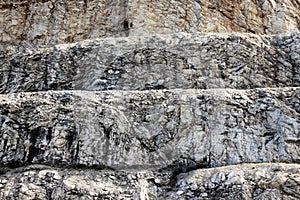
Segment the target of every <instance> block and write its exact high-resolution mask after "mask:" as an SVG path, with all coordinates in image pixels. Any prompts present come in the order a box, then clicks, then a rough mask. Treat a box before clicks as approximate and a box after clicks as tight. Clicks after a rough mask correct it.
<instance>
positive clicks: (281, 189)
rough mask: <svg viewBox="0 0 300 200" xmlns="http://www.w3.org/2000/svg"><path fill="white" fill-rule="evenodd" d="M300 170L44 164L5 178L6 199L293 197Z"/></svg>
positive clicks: (1, 178)
mask: <svg viewBox="0 0 300 200" xmlns="http://www.w3.org/2000/svg"><path fill="white" fill-rule="evenodd" d="M299 174H300V166H299V165H296V164H281V163H270V164H242V165H234V166H227V167H219V168H214V169H197V170H194V171H191V172H189V173H182V174H177V175H176V176H174V175H172V172H167V171H165V172H156V171H151V170H147V171H133V170H131V171H111V170H103V171H98V170H92V169H61V168H55V167H49V166H43V165H31V166H28V167H22V168H16V169H13V170H11V171H8V172H6V174H1V175H0V198H1V199H26V200H27V199H28V200H31V199H53V200H59V199H144V200H148V199H149V200H150V199H151V200H152V199H153V200H154V199H204V200H208V199H232V200H236V199H240V200H250V199H291V200H297V199H299V198H300V176H299Z"/></svg>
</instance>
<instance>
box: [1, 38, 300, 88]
mask: <svg viewBox="0 0 300 200" xmlns="http://www.w3.org/2000/svg"><path fill="white" fill-rule="evenodd" d="M1 52H2V53H1V54H2V55H1V54H0V58H2V59H0V65H1V69H0V73H1V74H0V92H1V93H11V92H20V91H41V90H62V89H65V90H66V89H67V90H70V89H76V90H107V89H109V90H111V89H126V90H145V89H163V88H165V89H174V88H185V89H186V88H198V89H207V88H236V89H246V88H257V87H283V86H300V75H299V74H300V34H291V35H282V36H274V37H270V36H257V35H253V34H250V35H249V34H247V35H241V34H232V35H222V34H216V35H209V34H192V35H190V34H183V33H181V34H173V35H156V36H152V37H127V38H120V39H114V38H110V39H98V40H92V41H84V42H80V43H73V44H69V45H57V46H54V47H51V48H22V47H21V48H12V47H8V48H3V49H2V51H1Z"/></svg>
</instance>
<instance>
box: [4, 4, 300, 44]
mask: <svg viewBox="0 0 300 200" xmlns="http://www.w3.org/2000/svg"><path fill="white" fill-rule="evenodd" d="M299 10H300V1H299V0H247V1H239V0H233V1H225V0H221V1H220V0H202V1H200V0H173V1H165V0H151V1H149V0H115V1H105V0H93V1H89V0H78V1H65V0H51V1H50V0H29V1H27V0H26V1H24V0H5V1H4V0H3V1H1V2H0V44H5V45H10V44H16V45H18V44H27V45H30V44H34V45H36V44H39V45H40V44H43V45H51V44H57V43H67V42H75V41H80V40H83V39H93V38H97V37H106V36H128V35H147V34H149V33H151V34H153V33H155V34H157V33H172V32H189V33H193V32H197V31H200V32H222V33H228V32H246V33H256V34H278V33H286V32H295V31H299V26H300V17H299V15H300V11H299Z"/></svg>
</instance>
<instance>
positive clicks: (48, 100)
mask: <svg viewBox="0 0 300 200" xmlns="http://www.w3.org/2000/svg"><path fill="white" fill-rule="evenodd" d="M299 97H300V91H299V89H298V88H285V89H269V90H267V89H255V90H248V91H246V90H244V91H240V90H228V89H214V90H152V91H141V92H138V91H111V92H100V93H95V92H83V91H81V92H78V91H76V92H46V93H19V94H12V95H6V96H4V97H2V98H1V102H2V103H0V108H1V109H0V110H1V111H0V114H1V116H2V124H1V125H2V129H1V131H2V133H3V134H2V135H1V143H0V152H1V154H0V155H1V163H2V165H4V166H11V165H17V166H22V165H26V164H32V163H36V164H48V165H62V166H86V167H93V166H94V167H99V168H101V167H109V168H114V169H124V168H135V167H136V168H148V167H151V168H152V167H157V168H167V167H169V166H173V165H183V167H201V166H202V167H215V166H221V165H229V164H237V163H244V162H253V163H257V162H294V161H298V160H299V159H298V158H299V156H300V155H299V151H300V149H299V147H298V145H297V144H298V140H299V136H298V134H299V129H300V115H299V111H300V110H299ZM12 113H15V114H14V115H12ZM184 165H187V166H184Z"/></svg>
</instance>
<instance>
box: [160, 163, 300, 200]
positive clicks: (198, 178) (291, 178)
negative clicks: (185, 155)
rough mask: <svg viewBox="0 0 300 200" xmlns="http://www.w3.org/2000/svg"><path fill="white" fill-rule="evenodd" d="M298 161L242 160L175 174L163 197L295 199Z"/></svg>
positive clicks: (299, 192)
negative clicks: (231, 163) (290, 163)
mask: <svg viewBox="0 0 300 200" xmlns="http://www.w3.org/2000/svg"><path fill="white" fill-rule="evenodd" d="M299 170H300V168H299V165H286V164H278V163H277V164H275V163H274V164H243V165H234V166H227V167H221V168H215V169H201V170H195V171H192V172H190V173H187V174H182V175H180V176H178V180H177V182H176V187H175V189H173V191H172V192H169V193H168V194H167V195H164V198H166V199H232V200H233V199H234V200H236V199H239V200H250V199H293V200H296V199H299V198H300V176H299V172H300V171H299Z"/></svg>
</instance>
